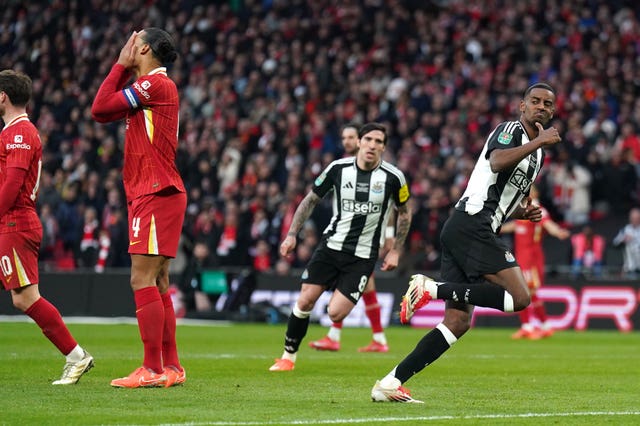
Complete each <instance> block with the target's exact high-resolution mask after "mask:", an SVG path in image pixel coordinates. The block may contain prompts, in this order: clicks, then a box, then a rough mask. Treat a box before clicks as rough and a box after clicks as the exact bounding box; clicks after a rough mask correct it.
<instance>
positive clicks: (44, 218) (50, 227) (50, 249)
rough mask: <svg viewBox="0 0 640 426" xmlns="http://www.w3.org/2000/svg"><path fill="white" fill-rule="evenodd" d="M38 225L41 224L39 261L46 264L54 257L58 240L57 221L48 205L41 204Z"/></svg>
mask: <svg viewBox="0 0 640 426" xmlns="http://www.w3.org/2000/svg"><path fill="white" fill-rule="evenodd" d="M40 223H42V243H41V244H40V260H41V261H43V262H47V261H49V260H52V259H53V258H54V257H55V255H56V253H55V250H56V241H57V240H58V220H57V219H56V218H55V216H54V215H53V211H52V209H51V206H50V205H49V204H43V205H42V206H41V207H40Z"/></svg>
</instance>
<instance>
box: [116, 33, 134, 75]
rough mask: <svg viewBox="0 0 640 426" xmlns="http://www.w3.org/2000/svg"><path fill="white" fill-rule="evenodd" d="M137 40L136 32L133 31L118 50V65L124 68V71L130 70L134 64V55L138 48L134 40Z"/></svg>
mask: <svg viewBox="0 0 640 426" xmlns="http://www.w3.org/2000/svg"><path fill="white" fill-rule="evenodd" d="M137 38H138V32H136V31H134V32H133V33H132V34H131V37H129V40H127V42H126V43H125V45H124V46H123V47H122V50H120V56H119V57H118V63H119V64H120V65H122V66H124V67H125V68H126V69H130V68H131V67H133V65H134V64H135V58H136V53H137V51H138V46H137V45H136V39H137Z"/></svg>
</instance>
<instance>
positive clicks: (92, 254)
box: [78, 207, 100, 268]
mask: <svg viewBox="0 0 640 426" xmlns="http://www.w3.org/2000/svg"><path fill="white" fill-rule="evenodd" d="M99 232H100V222H98V213H97V212H96V209H95V208H93V207H87V208H85V210H84V224H83V225H82V238H81V240H80V255H79V257H78V266H81V267H84V268H93V267H94V266H95V265H96V261H97V260H98V248H99V246H100V243H99V242H98V237H99V235H98V234H99Z"/></svg>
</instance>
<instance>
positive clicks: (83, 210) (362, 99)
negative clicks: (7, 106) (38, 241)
mask: <svg viewBox="0 0 640 426" xmlns="http://www.w3.org/2000/svg"><path fill="white" fill-rule="evenodd" d="M150 26H157V27H161V28H164V29H166V30H168V31H169V32H170V33H171V34H172V35H173V36H174V37H175V39H176V41H177V45H178V46H179V51H180V52H181V56H180V57H179V58H178V61H177V62H176V63H175V64H174V65H173V67H171V68H170V69H169V74H170V75H171V77H172V78H173V79H174V80H175V81H176V83H177V85H178V87H179V90H180V93H181V121H180V147H179V152H178V159H177V163H178V167H179V170H180V171H181V173H182V176H183V178H184V181H185V185H186V186H187V188H188V196H189V201H188V213H187V218H186V221H185V226H184V235H183V237H184V238H183V240H184V243H183V247H184V250H185V253H187V256H186V257H187V258H188V256H189V255H190V253H191V250H192V249H191V248H192V247H193V246H194V244H195V243H204V244H206V245H207V246H208V248H209V253H210V255H209V256H208V258H207V259H206V264H207V265H211V266H216V265H217V266H227V265H245V266H249V265H253V266H254V267H255V268H256V269H258V270H279V271H283V270H285V271H286V270H287V268H289V267H298V266H302V265H304V264H305V263H306V261H307V260H308V258H309V256H310V254H311V252H312V250H313V248H314V247H315V245H316V243H317V242H318V239H319V238H320V235H321V233H322V230H323V228H324V226H325V224H326V221H327V219H328V217H330V209H331V206H330V204H329V203H328V202H327V203H326V204H324V205H323V206H322V208H320V209H316V213H315V214H314V216H313V217H312V220H311V221H309V223H308V226H306V227H305V229H304V231H303V232H302V233H301V235H300V243H299V246H298V248H297V252H296V254H295V256H294V257H293V258H292V260H291V264H288V263H287V261H284V260H282V259H279V257H278V255H277V246H278V244H279V241H280V240H281V239H282V237H283V236H282V233H283V232H286V230H287V229H288V225H289V221H290V220H291V218H292V215H293V212H294V210H295V207H296V206H297V204H298V202H299V201H300V199H301V197H302V196H303V194H305V193H306V191H307V190H308V187H309V184H310V183H311V182H312V181H313V179H314V178H315V177H316V176H317V175H318V174H319V173H320V172H321V171H322V169H323V168H324V167H325V166H326V165H327V164H328V163H329V162H330V161H331V160H333V159H335V158H338V157H340V156H341V155H342V152H341V148H340V140H339V133H340V127H341V126H342V125H344V124H346V123H348V122H353V121H355V122H358V123H365V122H369V121H379V122H383V123H384V124H386V125H387V126H388V128H389V130H390V131H389V143H388V146H387V150H386V153H385V156H386V158H387V159H388V160H390V161H391V162H393V163H394V164H397V165H398V166H399V167H400V168H401V169H402V170H403V171H404V173H405V174H406V176H407V178H408V179H409V181H410V182H411V186H410V189H411V193H412V195H413V198H412V201H411V203H412V207H413V211H414V220H413V225H412V231H411V233H410V238H409V239H408V240H409V241H408V243H407V255H406V256H404V257H403V258H404V261H405V262H408V263H409V264H408V265H404V267H405V268H409V269H410V268H418V269H420V268H426V269H437V264H438V263H437V262H438V250H439V244H440V242H439V238H438V236H439V231H440V228H441V226H442V224H443V222H444V220H445V219H446V217H447V216H448V214H449V210H450V208H451V206H452V203H453V202H455V201H456V200H457V198H458V197H459V195H460V193H461V189H462V188H464V185H465V181H466V179H467V177H468V176H469V174H470V171H471V168H472V167H473V164H474V162H475V159H476V158H477V156H478V155H479V153H480V150H481V148H482V146H483V144H484V141H485V138H486V137H487V135H488V134H489V133H490V131H491V130H492V129H493V128H494V127H495V125H496V124H497V123H499V122H501V121H504V120H508V119H510V118H511V117H513V116H517V112H516V111H517V108H518V104H519V101H520V99H521V97H522V93H523V91H524V89H525V88H526V87H527V86H528V85H529V84H531V83H533V82H536V81H546V82H548V83H550V84H551V85H552V86H553V87H555V88H556V89H557V90H558V94H557V105H558V109H557V112H556V119H555V120H554V122H553V125H554V126H556V127H557V128H558V129H559V130H560V131H561V134H562V135H563V143H562V144H560V145H561V146H559V147H558V148H555V149H553V150H551V152H550V155H549V156H548V157H547V159H546V162H547V165H546V166H545V168H544V169H543V170H544V175H543V176H542V177H541V178H540V181H539V182H538V185H539V186H540V188H541V191H542V202H543V203H544V205H545V206H546V207H547V208H548V210H549V211H550V212H551V214H552V216H553V217H554V218H555V219H557V220H559V221H562V222H564V223H565V225H566V226H568V227H571V228H572V229H574V230H575V231H576V232H578V231H580V230H581V229H582V228H583V227H584V226H585V225H593V226H594V227H595V229H596V230H597V223H598V220H600V219H602V218H608V217H621V218H622V219H621V220H622V221H621V222H620V225H621V226H622V224H623V222H624V220H625V219H626V217H627V215H628V212H629V211H630V209H631V208H632V207H633V206H638V175H639V171H640V133H639V129H638V123H640V96H639V95H640V62H639V60H638V58H640V3H637V2H634V1H622V0H564V1H559V0H548V1H544V2H500V1H495V0H484V1H477V2H468V1H458V0H450V1H447V0H431V1H427V0H407V1H397V0H349V1H337V0H316V1H303V0H290V1H281V0H244V1H241V0H235V1H234V0H231V1H204V0H182V1H167V0H165V1H162V0H161V1H153V0H146V1H141V0H127V1H111V0H92V1H81V0H71V1H61V0H51V1H48V2H20V1H9V2H8V4H6V5H5V6H4V7H3V10H2V13H1V15H0V68H1V69H5V68H14V69H18V70H22V71H24V72H26V73H28V74H29V75H30V76H31V77H32V78H33V81H34V92H35V93H34V98H33V101H32V104H31V106H30V115H31V118H32V120H33V121H34V122H35V123H36V124H37V127H38V129H39V130H40V131H41V136H42V139H43V143H44V145H45V149H44V157H43V162H44V167H43V172H42V179H41V189H40V197H39V201H38V206H39V209H40V212H39V213H40V215H41V218H42V222H43V225H44V228H45V232H44V235H45V236H44V244H43V246H42V250H43V253H42V258H43V260H45V262H46V263H47V264H49V265H52V266H53V267H56V268H75V267H83V266H86V267H92V268H93V267H95V268H96V269H97V270H102V269H103V268H105V267H118V266H128V263H127V262H128V261H129V257H128V255H127V229H126V227H127V225H126V223H127V221H126V205H125V202H124V194H123V189H122V182H121V176H120V172H119V170H120V168H121V165H122V164H121V162H122V143H123V128H124V124H123V123H115V124H111V125H103V124H98V123H95V122H93V121H92V120H91V116H90V106H91V102H92V99H93V97H94V95H95V94H96V92H97V90H98V86H99V84H100V82H101V77H102V76H104V75H105V74H106V73H107V71H108V70H109V68H110V66H111V65H112V63H113V62H114V61H115V60H116V59H117V56H118V53H119V49H120V47H121V46H122V44H123V42H124V41H125V40H124V39H123V38H122V35H123V34H130V33H131V32H132V31H133V30H140V29H142V28H144V27H150ZM539 64H541V65H540V66H539ZM569 262H570V260H568V261H567V263H569ZM176 265H177V266H176V267H180V265H181V262H177V263H176ZM182 265H183V266H184V263H182Z"/></svg>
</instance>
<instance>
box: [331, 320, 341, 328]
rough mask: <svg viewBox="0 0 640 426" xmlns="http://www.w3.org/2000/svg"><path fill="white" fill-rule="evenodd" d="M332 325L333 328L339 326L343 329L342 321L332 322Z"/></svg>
mask: <svg viewBox="0 0 640 426" xmlns="http://www.w3.org/2000/svg"><path fill="white" fill-rule="evenodd" d="M331 327H333V328H338V329H342V321H340V322H334V323H333V324H331Z"/></svg>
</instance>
